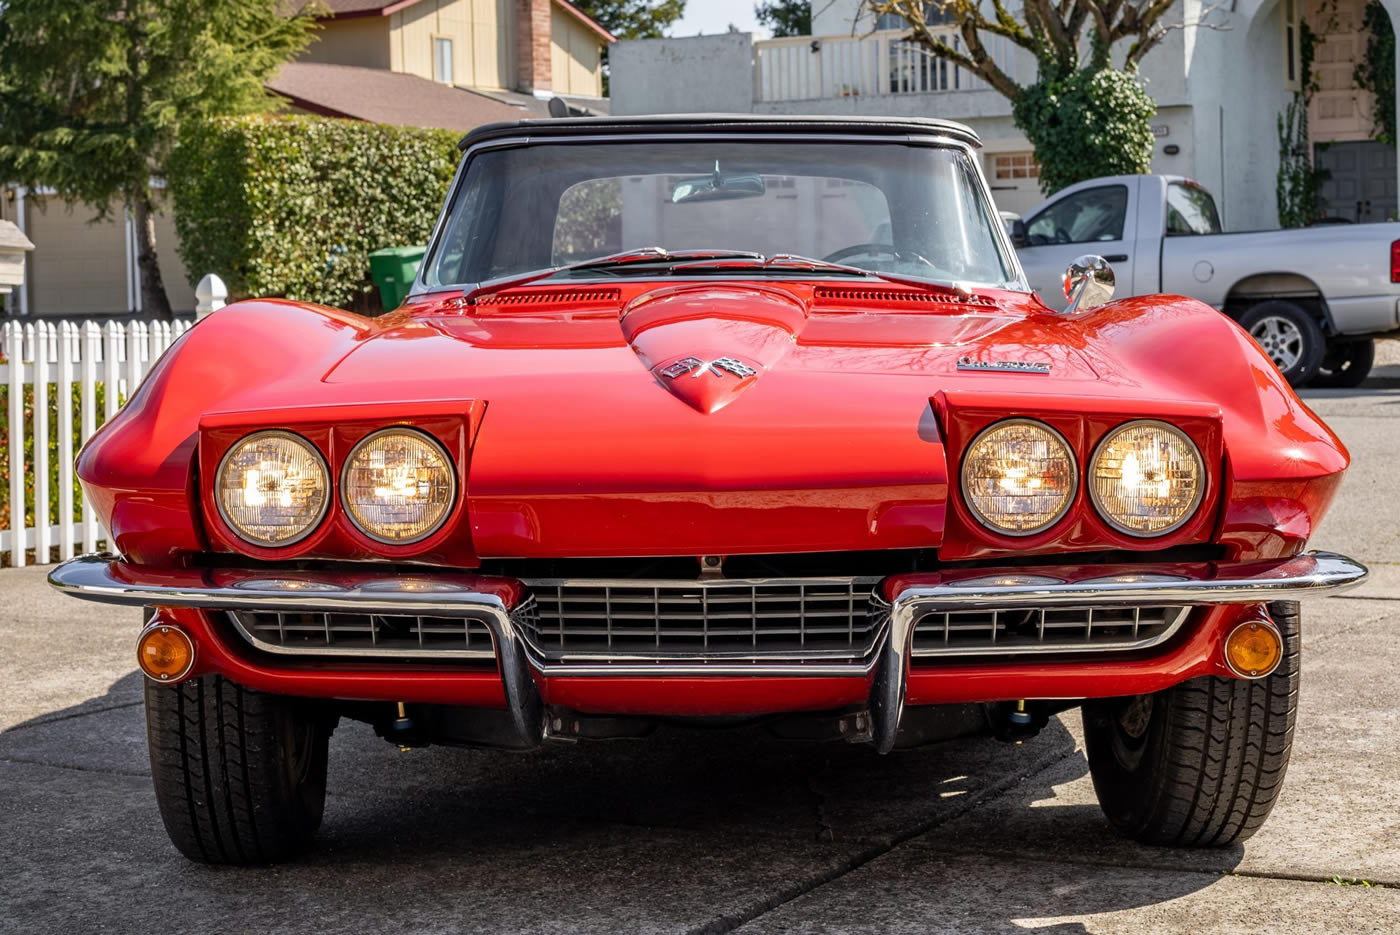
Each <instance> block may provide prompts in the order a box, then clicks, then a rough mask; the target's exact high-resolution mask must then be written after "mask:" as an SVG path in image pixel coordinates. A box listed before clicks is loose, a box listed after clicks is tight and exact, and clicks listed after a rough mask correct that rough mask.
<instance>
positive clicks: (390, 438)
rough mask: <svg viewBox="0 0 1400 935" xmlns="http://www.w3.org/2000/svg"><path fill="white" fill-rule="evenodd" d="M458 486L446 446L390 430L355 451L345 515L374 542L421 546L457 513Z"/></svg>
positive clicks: (344, 495) (345, 482)
mask: <svg viewBox="0 0 1400 935" xmlns="http://www.w3.org/2000/svg"><path fill="white" fill-rule="evenodd" d="M456 493H457V481H456V478H455V476H454V475H453V473H452V462H451V460H450V459H449V458H448V457H447V452H446V451H444V450H443V448H442V446H441V445H439V444H438V443H437V442H435V441H433V440H432V439H431V438H429V437H428V436H426V435H424V434H422V433H421V432H415V431H412V430H409V429H385V430H384V431H382V432H375V433H374V434H373V435H370V436H369V437H367V438H365V439H364V440H363V441H361V442H360V443H359V444H358V445H356V446H355V447H354V449H353V450H352V451H351V452H350V457H349V458H347V459H346V461H345V475H344V477H342V478H341V484H340V496H341V499H342V500H343V501H344V503H345V512H347V513H348V514H350V519H351V520H353V521H354V523H355V525H356V526H358V527H359V528H360V531H361V532H363V533H364V534H365V535H367V536H369V537H370V538H371V539H375V540H378V541H379V542H385V543H388V544H390V545H400V544H403V543H408V542H417V541H418V540H419V539H424V538H426V537H428V536H430V535H432V534H433V533H434V532H436V531H437V529H438V527H439V526H441V525H442V524H443V522H444V521H445V520H446V519H447V514H448V511H449V510H451V509H452V501H453V498H454V497H455V496H456Z"/></svg>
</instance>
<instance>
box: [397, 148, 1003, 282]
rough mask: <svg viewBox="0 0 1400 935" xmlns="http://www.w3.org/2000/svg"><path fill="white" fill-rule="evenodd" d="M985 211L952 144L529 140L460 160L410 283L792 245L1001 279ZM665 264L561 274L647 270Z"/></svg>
mask: <svg viewBox="0 0 1400 935" xmlns="http://www.w3.org/2000/svg"><path fill="white" fill-rule="evenodd" d="M995 223H996V222H995V220H994V215H993V214H992V212H991V210H990V206H989V205H988V204H987V202H986V200H985V199H984V197H983V194H982V188H981V185H980V182H979V180H978V177H977V173H976V169H975V168H974V167H973V165H972V164H971V160H970V159H969V158H968V156H967V155H966V154H965V153H964V152H962V151H961V150H958V149H953V148H946V147H936V146H918V145H908V144H904V143H878V144H873V143H841V142H814V141H791V140H783V141H753V140H746V141H733V142H731V141H722V140H716V141H713V142H706V141H703V140H702V141H698V142H697V141H689V142H669V141H651V142H632V141H629V142H617V143H610V142H578V143H567V142H564V143H535V144H531V145H528V146H519V147H514V148H507V149H498V150H487V151H485V152H481V153H478V154H476V155H474V156H472V157H471V162H470V163H469V165H468V166H467V168H466V171H465V173H464V175H463V177H462V179H461V182H460V183H459V185H458V186H457V189H456V190H455V192H454V194H453V196H452V199H451V201H450V203H449V206H448V211H447V217H446V220H445V222H444V224H443V226H442V230H441V232H440V233H439V236H438V238H437V240H436V241H435V242H434V244H433V246H432V247H431V249H430V253H429V256H428V259H427V261H426V265H425V266H424V271H423V282H424V284H425V285H426V286H428V287H429V288H434V287H443V286H464V285H467V284H474V283H481V282H486V281H489V280H494V279H500V278H502V277H509V276H517V275H521V274H525V273H530V272H533V271H537V270H548V269H551V268H553V267H560V266H566V265H569V264H575V263H579V262H581V261H586V260H589V259H592V258H595V257H607V256H611V255H613V254H618V253H622V252H624V251H630V250H635V249H638V248H643V247H660V248H662V249H663V250H665V251H666V252H667V253H672V254H674V253H684V252H685V251H696V250H704V251H709V250H723V251H735V252H740V251H742V252H749V253H753V254H762V255H764V256H769V257H771V256H774V255H775V254H796V255H799V256H803V257H811V258H814V259H821V260H829V261H832V262H835V263H841V264H843V265H846V266H853V267H859V268H860V269H864V270H871V271H878V272H884V273H898V274H901V275H908V276H915V277H920V278H927V279H931V280H956V281H961V282H968V283H975V284H982V285H991V286H1012V285H1015V278H1016V273H1015V272H1014V270H1015V266H1014V264H1013V263H1011V262H1010V261H1009V259H1008V258H1007V257H1006V256H1005V255H1004V254H1003V252H1002V245H1001V242H1000V241H999V240H998V238H997V237H996V235H995V233H994V225H995ZM664 265H665V261H664V260H657V261H655V262H653V263H628V264H625V265H616V266H606V267H601V266H600V267H595V268H592V269H587V270H575V271H569V272H561V273H560V275H570V276H574V277H583V276H588V277H594V278H596V277H598V276H624V275H647V274H654V273H655V272H656V271H657V269H658V266H664ZM753 267H754V265H753V264H749V268H746V269H744V270H743V272H742V273H740V272H739V270H737V269H736V270H735V274H736V275H746V276H758V275H764V276H796V275H803V273H802V272H801V271H800V270H798V269H794V268H793V267H791V266H783V265H772V266H768V267H764V268H762V269H755V268H753ZM715 272H721V273H722V272H723V267H722V264H712V271H711V273H710V274H714V273H715ZM695 274H696V275H703V273H700V272H698V271H697V272H696V273H695ZM805 275H806V277H807V278H811V276H812V275H813V273H812V272H810V271H808V272H807V273H806V274H805Z"/></svg>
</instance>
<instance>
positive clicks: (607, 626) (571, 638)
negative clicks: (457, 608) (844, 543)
mask: <svg viewBox="0 0 1400 935" xmlns="http://www.w3.org/2000/svg"><path fill="white" fill-rule="evenodd" d="M875 582H876V579H875V578H829V579H827V578H808V579H799V580H785V581H763V582H744V581H733V580H717V581H694V582H686V581H655V582H635V583H634V582H628V581H618V582H596V581H587V580H579V581H573V580H569V581H565V580H555V581H533V582H527V584H529V586H530V589H531V591H532V592H533V594H534V597H535V602H536V606H535V612H534V613H533V614H531V615H529V616H526V617H523V618H521V619H520V620H519V621H518V622H519V625H520V628H521V631H522V633H523V634H524V636H525V639H526V640H527V642H528V643H529V644H530V647H531V648H532V649H533V650H534V652H535V653H536V654H537V655H539V656H541V657H543V658H544V659H546V660H548V661H561V662H569V661H575V662H581V661H620V660H658V661H676V660H705V659H738V660H745V659H752V660H765V661H802V660H806V659H812V660H827V661H831V660H840V661H852V660H863V659H866V658H868V657H869V656H870V655H871V654H872V653H873V652H874V650H875V646H876V642H877V640H878V639H879V637H880V635H881V632H882V629H883V626H884V624H885V622H886V618H885V617H884V616H882V615H879V614H872V613H871V606H870V596H871V590H872V588H873V587H874V585H875Z"/></svg>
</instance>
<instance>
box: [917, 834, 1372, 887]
mask: <svg viewBox="0 0 1400 935" xmlns="http://www.w3.org/2000/svg"><path fill="white" fill-rule="evenodd" d="M940 853H941V854H943V855H944V856H963V857H988V858H995V859H1000V860H1006V861H1020V862H1022V863H1030V864H1057V865H1058V864H1071V865H1073V866H1076V867H1094V868H1098V869H1112V870H1140V871H1142V872H1144V873H1195V874H1202V875H1205V876H1211V877H1248V878H1251V879H1258V880H1287V881H1292V882H1295V883H1326V884H1329V885H1333V886H1336V885H1340V884H1338V883H1337V882H1336V880H1338V879H1342V880H1353V879H1356V880H1360V879H1362V877H1360V876H1350V875H1343V874H1327V873H1302V872H1299V871H1283V870H1277V871H1276V870H1245V869H1240V868H1238V867H1223V868H1212V867H1183V866H1178V865H1175V864H1173V863H1171V862H1170V861H1143V862H1140V863H1132V862H1127V861H1124V860H1123V859H1122V858H1117V859H1108V858H1100V859H1095V858H1091V857H1084V856H1082V855H1079V854H1075V853H1072V852H1065V853H1057V854H1054V855H1050V854H1029V853H1025V852H1022V851H1015V850H1008V849H1006V848H987V847H959V846H957V845H951V846H947V847H944V848H942V850H941V851H940ZM1365 880H1366V883H1367V884H1369V885H1370V886H1371V887H1373V888H1377V889H1394V888H1395V887H1396V886H1397V885H1400V884H1397V881H1394V880H1389V879H1385V878H1382V879H1379V880H1377V879H1374V878H1370V877H1366V878H1365ZM1346 885H1351V886H1360V885H1361V884H1360V883H1348V884H1346Z"/></svg>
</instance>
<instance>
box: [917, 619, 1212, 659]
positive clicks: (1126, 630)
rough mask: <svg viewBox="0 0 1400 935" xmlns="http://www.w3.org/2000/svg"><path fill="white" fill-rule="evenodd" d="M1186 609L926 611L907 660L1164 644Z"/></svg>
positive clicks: (1132, 647)
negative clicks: (913, 658) (909, 657)
mask: <svg viewBox="0 0 1400 935" xmlns="http://www.w3.org/2000/svg"><path fill="white" fill-rule="evenodd" d="M1189 611H1190V608H1189V607H1022V608H1017V609H1014V610H1010V609H1008V610H955V611H947V612H944V611H930V612H928V613H926V614H924V615H923V616H922V617H919V618H918V620H916V621H915V623H914V644H913V649H912V652H913V655H915V656H962V655H991V654H1001V653H1041V652H1047V653H1073V652H1097V651H1100V650H1117V651H1120V652H1121V651H1125V650H1133V649H1145V648H1147V647H1149V646H1156V645H1157V644H1159V643H1162V642H1164V641H1166V640H1167V639H1169V638H1170V637H1171V636H1172V634H1174V633H1175V632H1176V631H1177V630H1178V629H1179V628H1180V627H1181V625H1182V623H1183V622H1184V621H1185V620H1186V615H1187V613H1188V612H1189Z"/></svg>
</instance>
